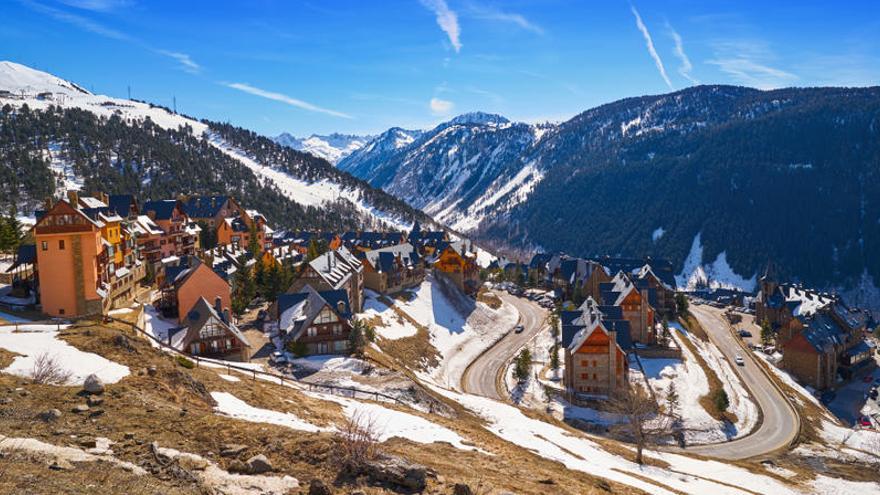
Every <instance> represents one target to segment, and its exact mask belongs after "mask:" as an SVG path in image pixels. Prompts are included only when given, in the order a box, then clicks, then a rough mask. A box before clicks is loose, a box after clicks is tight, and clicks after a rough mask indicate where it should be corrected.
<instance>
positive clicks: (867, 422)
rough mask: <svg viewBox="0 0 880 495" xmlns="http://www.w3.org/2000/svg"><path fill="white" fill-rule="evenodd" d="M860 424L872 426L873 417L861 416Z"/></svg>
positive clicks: (867, 426)
mask: <svg viewBox="0 0 880 495" xmlns="http://www.w3.org/2000/svg"><path fill="white" fill-rule="evenodd" d="M859 426H861V427H862V428H870V427H872V426H873V424H871V418H869V417H867V416H862V417H861V418H859Z"/></svg>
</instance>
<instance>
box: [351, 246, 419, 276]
mask: <svg viewBox="0 0 880 495" xmlns="http://www.w3.org/2000/svg"><path fill="white" fill-rule="evenodd" d="M398 256H399V257H400V259H401V262H402V263H403V264H404V265H405V266H415V265H416V264H418V263H419V261H420V260H421V258H420V257H419V252H418V250H416V248H414V247H413V245H412V244H410V243H408V242H407V243H403V244H398V245H396V246H389V247H386V248H381V249H374V250H372V251H367V252H366V253H364V258H365V259H366V261H367V262H368V263H369V264H370V265H371V266H373V267H374V268H375V269H376V270H377V271H379V272H382V273H388V272H391V271H394V260H396V259H397V257H398Z"/></svg>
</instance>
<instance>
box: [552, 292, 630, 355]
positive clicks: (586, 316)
mask: <svg viewBox="0 0 880 495" xmlns="http://www.w3.org/2000/svg"><path fill="white" fill-rule="evenodd" d="M560 322H561V323H562V345H563V346H565V347H566V349H568V350H569V351H570V352H575V351H576V350H577V349H578V348H580V346H581V345H583V343H584V342H585V341H586V340H587V339H588V338H589V337H590V335H592V334H593V332H595V331H597V330H600V331H603V332H606V333H608V332H610V331H615V332H616V339H617V345H618V346H620V348H621V349H622V350H624V351H627V350H629V349H631V348H632V337H631V335H630V325H629V322H628V321H626V320H624V319H623V314H622V312H621V310H620V307H615V306H600V305H598V304H596V301H594V300H593V298H591V297H588V298H587V300H586V301H584V303H583V304H582V305H581V306H580V307H579V308H578V309H577V311H563V312H562V314H561V315H560Z"/></svg>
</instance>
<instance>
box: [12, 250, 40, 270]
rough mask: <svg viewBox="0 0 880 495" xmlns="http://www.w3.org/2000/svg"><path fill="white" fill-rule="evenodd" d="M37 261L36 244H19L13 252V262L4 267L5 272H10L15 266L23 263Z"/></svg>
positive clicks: (30, 263) (27, 263)
mask: <svg viewBox="0 0 880 495" xmlns="http://www.w3.org/2000/svg"><path fill="white" fill-rule="evenodd" d="M36 262H37V245H36V244H20V245H19V246H18V251H17V252H16V253H15V263H14V264H12V266H10V267H9V268H7V269H6V273H11V272H12V271H14V270H15V269H16V268H18V267H20V266H24V265H32V264H34V263H36Z"/></svg>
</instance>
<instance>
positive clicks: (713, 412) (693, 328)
mask: <svg viewBox="0 0 880 495" xmlns="http://www.w3.org/2000/svg"><path fill="white" fill-rule="evenodd" d="M688 317H689V318H690V320H691V321H690V323H685V322H684V321H682V322H681V324H682V325H684V326H685V327H686V328H687V329H688V332H691V333H694V334H695V335H699V333H702V335H704V336H706V331H705V330H704V329H703V327H702V326H700V323H699V322H698V321H697V319H696V318H694V317H693V316H690V315H688ZM698 332H699V333H698ZM681 341H682V342H684V345H686V346H687V348H688V349H690V351H691V354H692V355H693V356H694V358H695V359H696V360H697V364H699V365H700V368H702V369H703V373H704V374H705V375H706V380H707V381H708V382H709V393H707V394H706V395H704V396H702V397H700V405H701V406H702V407H703V409H705V410H706V412H707V413H709V415H710V416H712V417H713V418H715V419H716V420H718V421H729V422H730V423H736V420H737V417H736V414H734V413H732V412H730V411H719V410H718V408H717V407H716V406H715V400H714V397H715V394H717V393H719V391H721V390H724V384H722V383H721V379H720V378H718V375H717V374H716V373H715V370H713V369H712V368H710V367H709V365H708V364H706V360H705V359H703V356H702V355H700V352H699V350H698V349H697V346H696V345H694V343H693V342H691V339H689V338H688V337H687V336H684V337H682V339H681ZM704 341H706V342H708V340H707V339H706V338H704ZM728 399H731V398H730V397H728Z"/></svg>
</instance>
